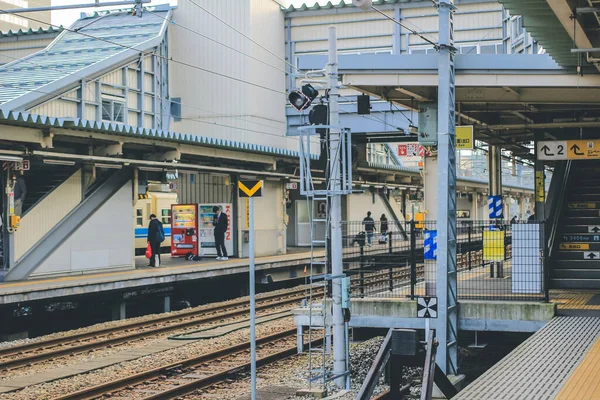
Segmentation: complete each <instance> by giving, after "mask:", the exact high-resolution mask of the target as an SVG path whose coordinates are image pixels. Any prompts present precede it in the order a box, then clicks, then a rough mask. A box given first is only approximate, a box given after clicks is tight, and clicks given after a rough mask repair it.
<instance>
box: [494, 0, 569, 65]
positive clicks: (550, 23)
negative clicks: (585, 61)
mask: <svg viewBox="0 0 600 400" xmlns="http://www.w3.org/2000/svg"><path fill="white" fill-rule="evenodd" d="M498 1H499V3H500V4H502V5H503V6H504V8H506V9H507V10H508V12H509V13H510V14H511V15H521V16H523V27H524V28H525V29H526V30H527V32H529V33H530V34H531V37H533V38H534V39H535V40H537V41H538V42H539V43H540V44H541V45H542V46H543V47H544V49H546V52H547V53H548V54H549V55H550V57H552V59H553V60H554V61H556V63H557V64H558V65H560V66H561V67H568V66H576V65H577V55H576V54H573V53H571V48H572V47H573V39H571V36H569V34H568V33H567V31H565V28H564V27H563V26H562V24H561V23H560V21H559V20H558V17H557V16H556V14H554V11H552V8H550V6H549V5H548V3H547V1H546V0H498Z"/></svg>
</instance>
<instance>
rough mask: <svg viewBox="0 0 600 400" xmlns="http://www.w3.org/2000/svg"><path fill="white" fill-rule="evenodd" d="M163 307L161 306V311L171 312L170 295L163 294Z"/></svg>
mask: <svg viewBox="0 0 600 400" xmlns="http://www.w3.org/2000/svg"><path fill="white" fill-rule="evenodd" d="M163 301H164V303H163V304H164V308H163V312H166V313H167V312H171V296H165V297H164V299H163Z"/></svg>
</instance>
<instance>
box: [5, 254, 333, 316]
mask: <svg viewBox="0 0 600 400" xmlns="http://www.w3.org/2000/svg"><path fill="white" fill-rule="evenodd" d="M316 254H317V255H324V250H322V251H319V252H317V253H316ZM162 259H163V264H162V265H161V266H160V267H159V268H150V267H147V266H146V265H147V263H148V260H147V259H146V258H145V257H143V256H142V257H136V260H135V262H136V269H135V270H129V271H114V272H103V273H95V274H84V275H76V276H73V275H72V276H61V277H48V278H43V279H31V280H25V281H18V282H3V283H0V305H3V304H11V303H19V302H25V301H36V300H44V299H50V298H57V297H64V296H74V295H84V294H89V293H98V292H108V291H113V290H123V289H129V288H138V287H145V286H153V285H164V284H170V283H175V282H181V281H189V280H196V279H207V278H214V277H219V276H226V275H235V274H243V273H246V274H247V273H248V271H249V260H248V259H247V258H243V259H234V258H232V259H229V260H228V261H217V260H215V259H214V257H209V258H206V259H204V260H201V261H187V260H185V259H184V258H171V257H170V256H169V255H168V254H163V255H162ZM308 262H310V250H309V249H306V248H292V249H288V254H285V255H279V256H268V257H257V258H256V259H255V264H256V270H257V271H259V272H266V271H274V270H275V271H276V270H290V268H293V267H298V266H304V265H306V263H308Z"/></svg>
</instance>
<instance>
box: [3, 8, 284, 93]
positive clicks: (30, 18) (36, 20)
mask: <svg viewBox="0 0 600 400" xmlns="http://www.w3.org/2000/svg"><path fill="white" fill-rule="evenodd" d="M0 11H2V12H6V10H5V9H0ZM13 14H14V15H18V16H20V17H22V18H26V19H29V20H31V21H35V22H37V23H40V24H46V25H48V26H52V27H55V28H59V26H58V25H54V24H51V23H49V22H46V21H42V20H39V19H37V18H33V17H30V16H25V15H23V14H19V13H13ZM62 29H64V30H65V31H67V32H71V33H75V34H78V35H82V36H85V37H87V38H90V39H95V40H99V41H101V42H105V43H108V44H112V45H114V46H119V47H123V48H125V49H129V50H133V51H136V52H139V53H141V54H153V53H152V52H148V51H145V50H139V49H136V48H135V46H128V45H125V44H121V43H117V42H113V41H112V40H108V39H104V38H100V37H97V36H94V35H90V34H88V33H85V32H81V31H77V30H74V29H70V28H65V27H62ZM155 56H156V57H159V58H162V59H164V60H167V61H171V62H173V63H176V64H180V65H183V66H186V67H188V68H193V69H197V70H199V71H202V72H207V73H209V74H214V75H217V76H220V77H223V78H227V79H231V80H234V81H236V82H241V83H244V84H247V85H250V86H254V87H257V88H260V89H264V90H268V91H271V92H275V93H278V94H282V95H287V93H286V92H282V91H279V90H277V89H273V88H270V87H267V86H263V85H259V84H257V83H252V82H248V81H246V80H244V79H241V78H236V77H233V76H231V75H227V74H223V73H220V72H216V71H211V70H209V69H206V68H202V67H199V66H197V65H193V64H190V63H188V62H185V61H180V60H175V59H174V58H172V57H165V56H162V55H159V54H155Z"/></svg>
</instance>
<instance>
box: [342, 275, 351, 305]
mask: <svg viewBox="0 0 600 400" xmlns="http://www.w3.org/2000/svg"><path fill="white" fill-rule="evenodd" d="M342 308H350V277H349V276H347V277H345V278H343V279H342Z"/></svg>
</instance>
